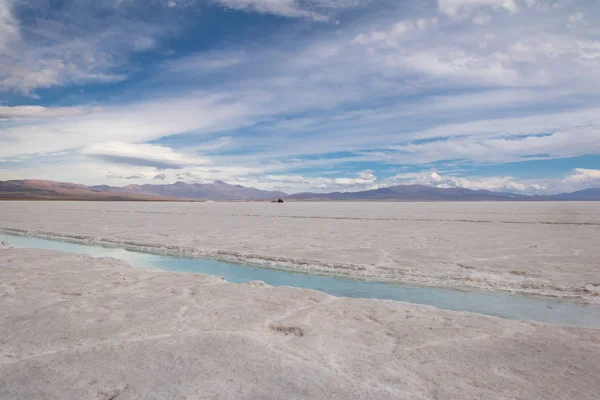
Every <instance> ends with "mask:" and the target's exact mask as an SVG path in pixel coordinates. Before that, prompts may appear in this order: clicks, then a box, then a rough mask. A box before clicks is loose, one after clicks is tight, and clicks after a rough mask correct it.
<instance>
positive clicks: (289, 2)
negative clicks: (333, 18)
mask: <svg viewBox="0 0 600 400" xmlns="http://www.w3.org/2000/svg"><path fill="white" fill-rule="evenodd" d="M216 1H217V2H218V3H220V4H222V5H224V6H226V7H230V8H234V9H237V10H248V11H253V12H258V13H265V14H274V15H281V16H283V17H308V18H312V19H314V20H317V21H324V20H326V19H327V17H326V16H324V15H321V14H319V13H317V12H314V11H310V10H307V9H304V8H303V7H302V6H301V5H300V3H299V1H297V0H216Z"/></svg>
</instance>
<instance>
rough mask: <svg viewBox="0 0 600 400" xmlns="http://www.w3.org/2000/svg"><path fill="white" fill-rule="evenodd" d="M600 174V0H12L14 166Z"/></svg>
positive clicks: (493, 179) (386, 182)
mask: <svg viewBox="0 0 600 400" xmlns="http://www.w3.org/2000/svg"><path fill="white" fill-rule="evenodd" d="M8 179H49V180H55V181H67V182H75V183H83V184H108V185H113V186H124V185H130V184H147V183H150V184H166V183H174V182H177V181H184V182H188V183H206V182H212V181H215V180H222V181H225V182H228V183H231V184H239V185H244V186H252V187H257V188H261V189H274V190H282V191H285V192H288V193H294V192H303V191H316V192H331V191H357V190H366V189H374V188H380V187H386V186H393V185H399V184H425V185H432V186H438V187H465V188H471V189H489V190H497V191H509V192H515V193H527V194H534V193H557V192H566V191H575V190H581V189H585V188H589V187H600V3H599V2H598V1H597V0H422V1H417V0H415V1H398V0H396V1H392V0H0V180H8Z"/></svg>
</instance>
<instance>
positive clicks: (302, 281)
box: [0, 234, 600, 328]
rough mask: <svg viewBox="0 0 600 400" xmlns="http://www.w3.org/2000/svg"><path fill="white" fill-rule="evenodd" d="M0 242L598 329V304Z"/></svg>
mask: <svg viewBox="0 0 600 400" xmlns="http://www.w3.org/2000/svg"><path fill="white" fill-rule="evenodd" d="M0 241H4V242H8V243H10V244H11V245H12V246H14V247H16V248H38V249H48V250H58V251H64V252H69V253H76V254H85V255H89V256H93V257H113V258H116V259H120V260H124V261H126V262H128V263H130V264H132V265H137V266H141V267H151V268H160V269H162V270H164V271H177V272H193V273H201V274H210V275H219V276H223V277H224V278H225V279H226V280H227V281H229V282H248V281H252V280H260V281H264V282H266V283H268V284H269V285H272V286H294V287H299V288H307V289H315V290H320V291H323V292H326V293H329V294H331V295H334V296H344V297H362V298H376V299H387V300H398V301H405V302H409V303H416V304H427V305H432V306H435V307H438V308H443V309H447V310H456V311H469V312H474V313H479V314H486V315H493V316H496V317H502V318H507V319H517V320H533V321H540V322H545V323H553V324H565V325H577V326H587V327H598V328H600V306H597V305H588V304H579V303H576V302H572V301H561V300H558V299H550V298H541V297H529V296H523V295H516V294H510V293H500V292H498V293H491V292H479V291H462V290H453V289H444V288H433V287H419V286H412V285H405V284H394V283H382V282H367V281H360V280H352V279H346V278H340V277H333V276H323V275H310V274H304V273H295V272H287V271H281V270H274V269H268V268H259V267H253V266H250V265H243V264H235V263H229V262H224V261H218V260H212V259H201V258H185V257H175V256H166V255H160V254H151V253H142V252H136V251H130V250H125V249H121V248H113V247H103V246H95V245H85V244H77V243H69V242H63V241H58V240H48V239H41V238H36V237H29V236H15V235H7V234H0ZM0 268H1V266H0Z"/></svg>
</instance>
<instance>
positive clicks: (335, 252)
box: [0, 202, 600, 399]
mask: <svg viewBox="0 0 600 400" xmlns="http://www.w3.org/2000/svg"><path fill="white" fill-rule="evenodd" d="M0 221H1V225H0V229H3V230H4V231H5V232H6V231H7V232H13V233H14V232H20V233H30V234H34V235H47V236H51V237H63V238H67V239H69V240H75V241H83V242H95V243H97V242H101V243H113V244H120V245H123V246H131V247H133V248H146V249H150V250H152V251H157V252H179V253H183V254H191V255H209V256H210V255H213V256H219V257H222V258H227V257H231V258H233V259H240V260H250V259H251V260H255V261H256V262H259V263H260V262H262V263H265V264H269V263H273V264H277V265H281V266H283V267H285V268H295V269H306V270H309V271H319V272H335V273H338V274H345V275H349V276H359V277H370V278H379V279H389V280H394V281H408V282H413V281H414V282H421V283H427V284H430V285H439V286H451V287H477V288H481V289H486V290H514V291H525V292H531V293H541V294H545V295H551V296H563V297H576V298H578V299H579V301H587V302H592V303H593V302H597V298H598V293H597V292H596V291H595V290H596V289H595V288H596V287H597V286H596V284H597V283H598V282H597V281H598V278H599V271H598V265H599V262H598V261H599V260H598V255H597V243H599V242H600V240H599V239H600V238H599V232H600V210H599V209H598V207H597V206H595V205H594V204H593V203H527V204H524V203H516V204H514V203H501V204H500V203H495V204H494V203H485V204H483V203H476V204H472V203H470V204H456V203H452V204H448V203H446V204H444V203H435V204H434V203H427V204H397V203H396V204H388V203H384V204H380V203H375V204H374V203H370V204H359V203H352V204H349V203H348V204H347V203H344V204H339V203H325V204H323V203H319V204H314V203H310V204H306V203H295V204H292V203H285V204H283V205H271V204H254V203H232V204H222V203H212V204H203V203H199V204H175V203H173V204H147V203H126V204H123V203H74V202H73V203H70V202H52V203H21V202H4V203H0ZM8 247H10V246H3V248H2V249H0V320H1V321H2V323H1V324H0V398H1V399H40V398H43V399H282V398H285V399H325V398H327V399H328V398H338V399H499V398H502V399H597V394H598V393H599V392H600V382H599V380H598V376H600V330H598V329H592V328H575V327H567V326H552V325H545V324H541V323H536V322H528V321H524V322H518V321H508V320H503V319H498V318H493V317H486V316H482V315H476V314H470V313H465V312H453V311H442V310H438V309H436V308H434V307H429V306H419V305H412V304H407V303H402V302H394V301H382V300H367V299H347V298H335V297H332V296H329V295H326V294H324V293H321V292H317V291H312V290H306V289H295V288H290V287H280V288H273V287H269V286H267V285H264V284H262V283H260V282H252V283H248V284H231V283H227V282H225V281H223V280H222V279H220V278H219V277H215V276H207V275H199V274H186V273H167V272H161V271H155V270H148V269H142V268H135V267H132V266H130V265H127V264H125V263H123V262H121V261H117V260H114V259H107V258H91V257H87V256H82V255H74V254H67V253H60V252H55V251H48V250H39V249H29V250H25V249H10V248H8Z"/></svg>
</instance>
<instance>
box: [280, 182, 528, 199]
mask: <svg viewBox="0 0 600 400" xmlns="http://www.w3.org/2000/svg"><path fill="white" fill-rule="evenodd" d="M287 200H297V201H377V200H379V201H493V200H498V201H514V200H529V197H528V196H523V195H519V194H514V193H503V192H492V191H489V190H471V189H464V188H438V187H433V186H424V185H398V186H391V187H387V188H381V189H373V190H365V191H362V192H333V193H297V194H292V195H290V196H288V197H287Z"/></svg>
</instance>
